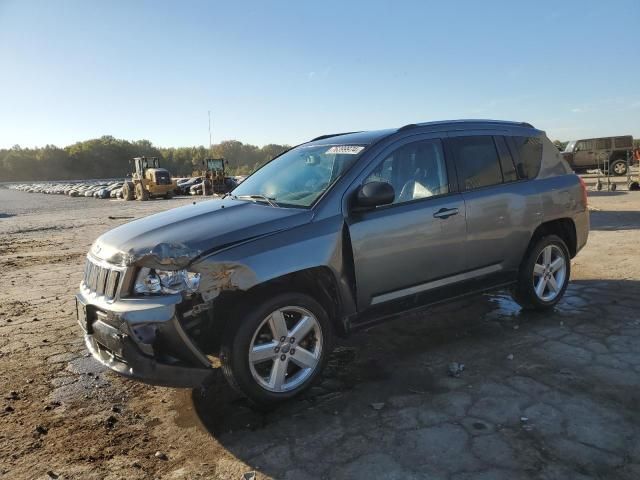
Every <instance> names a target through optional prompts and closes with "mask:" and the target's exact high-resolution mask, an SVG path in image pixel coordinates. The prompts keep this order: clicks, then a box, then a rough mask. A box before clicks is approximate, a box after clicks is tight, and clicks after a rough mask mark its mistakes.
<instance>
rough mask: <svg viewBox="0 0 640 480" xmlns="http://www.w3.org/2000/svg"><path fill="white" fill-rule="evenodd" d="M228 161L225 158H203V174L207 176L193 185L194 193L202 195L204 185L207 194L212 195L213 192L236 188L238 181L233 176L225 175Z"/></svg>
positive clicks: (226, 191) (223, 191)
mask: <svg viewBox="0 0 640 480" xmlns="http://www.w3.org/2000/svg"><path fill="white" fill-rule="evenodd" d="M226 163H227V162H225V160H224V159H223V158H207V159H206V160H203V161H202V164H203V165H204V167H205V169H204V170H203V171H202V174H203V175H204V177H205V178H204V181H203V182H202V183H199V184H196V185H193V186H192V187H191V193H192V195H194V194H195V195H202V185H204V186H205V188H206V192H205V194H206V195H211V194H212V193H228V192H230V191H231V190H233V189H234V188H236V186H237V183H236V181H235V180H234V179H233V178H232V177H227V176H225V165H226ZM194 173H200V172H194Z"/></svg>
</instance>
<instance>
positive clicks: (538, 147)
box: [511, 137, 580, 178]
mask: <svg viewBox="0 0 640 480" xmlns="http://www.w3.org/2000/svg"><path fill="white" fill-rule="evenodd" d="M511 140H512V142H513V146H514V148H515V151H514V152H513V153H514V156H515V158H516V165H517V167H518V175H519V176H520V178H536V177H537V176H538V173H540V164H541V162H542V140H540V138H538V137H511ZM579 143H580V142H579Z"/></svg>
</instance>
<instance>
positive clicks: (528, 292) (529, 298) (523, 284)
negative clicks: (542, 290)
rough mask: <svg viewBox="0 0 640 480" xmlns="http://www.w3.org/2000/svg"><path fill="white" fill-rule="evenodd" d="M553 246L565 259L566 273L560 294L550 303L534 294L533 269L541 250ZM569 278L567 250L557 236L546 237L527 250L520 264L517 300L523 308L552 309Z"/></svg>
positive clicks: (569, 261)
mask: <svg viewBox="0 0 640 480" xmlns="http://www.w3.org/2000/svg"><path fill="white" fill-rule="evenodd" d="M549 245H555V246H557V247H559V248H560V249H561V250H562V252H563V254H564V258H565V263H566V268H567V273H566V278H565V281H564V285H562V288H561V289H560V293H559V294H558V295H557V296H556V298H554V299H553V300H551V301H548V302H547V301H544V300H542V299H541V298H540V297H538V295H537V294H536V292H535V289H534V286H533V269H534V265H535V263H536V260H537V259H538V257H539V256H540V253H541V252H542V250H543V249H544V248H545V247H547V246H549ZM570 278H571V256H570V255H569V249H568V248H567V245H566V244H565V243H564V241H563V240H562V239H561V238H560V237H558V236H557V235H547V236H545V237H542V238H541V239H540V240H538V241H537V242H536V243H535V244H534V246H533V247H532V248H531V249H530V250H529V253H528V254H527V258H526V259H525V261H524V262H523V264H522V268H521V269H520V274H519V278H518V286H517V292H518V295H517V296H518V297H519V300H522V301H521V302H520V303H521V304H524V305H523V306H526V307H530V308H534V309H539V310H546V309H549V308H553V307H554V306H555V305H556V304H557V303H558V302H559V301H560V300H561V299H562V297H563V296H564V293H565V291H566V290H567V286H568V285H569V281H570Z"/></svg>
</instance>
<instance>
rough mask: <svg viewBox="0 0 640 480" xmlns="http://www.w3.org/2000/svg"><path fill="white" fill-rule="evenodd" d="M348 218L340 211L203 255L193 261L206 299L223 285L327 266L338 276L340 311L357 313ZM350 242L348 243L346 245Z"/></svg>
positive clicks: (234, 286) (247, 284) (242, 285)
mask: <svg viewBox="0 0 640 480" xmlns="http://www.w3.org/2000/svg"><path fill="white" fill-rule="evenodd" d="M344 228H345V227H344V219H343V217H342V216H341V215H336V216H334V217H330V218H327V219H324V220H321V221H317V222H310V223H307V224H304V225H301V226H299V227H296V228H292V229H288V230H284V231H280V232H276V233H274V234H271V235H267V236H263V237H260V238H257V239H255V240H251V241H249V242H244V243H242V244H239V245H236V246H232V247H229V248H227V249H225V250H222V251H218V252H216V253H214V254H211V255H209V256H206V257H203V258H201V259H199V260H198V261H196V262H195V263H194V264H193V265H191V266H190V267H189V270H191V271H195V272H200V273H201V280H200V293H201V294H202V297H203V299H204V300H206V301H210V300H213V299H215V298H216V297H217V296H218V295H220V293H222V292H223V291H233V290H241V291H247V290H249V289H251V288H253V287H255V286H258V285H260V284H263V283H266V282H269V281H271V280H274V279H277V278H279V277H283V276H285V275H288V274H292V273H296V272H301V271H304V270H308V269H312V268H318V267H324V268H328V269H329V270H330V271H331V273H332V275H333V276H334V280H335V285H336V286H337V290H338V294H339V296H340V298H339V299H338V300H339V302H340V305H341V309H342V312H341V313H342V315H343V316H346V315H351V314H352V313H355V302H354V292H353V289H352V286H351V285H352V282H350V281H349V278H350V276H349V269H350V268H351V266H350V265H349V262H348V260H345V258H346V259H349V258H351V256H350V255H347V256H345V254H344V253H345V251H344V250H345V248H347V249H350V248H351V246H350V245H349V244H348V241H347V242H345V236H344V233H343V229H344ZM345 243H347V245H345Z"/></svg>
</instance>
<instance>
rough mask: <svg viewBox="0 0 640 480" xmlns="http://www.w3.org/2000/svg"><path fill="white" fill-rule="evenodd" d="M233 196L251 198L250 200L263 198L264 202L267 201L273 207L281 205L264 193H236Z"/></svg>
mask: <svg viewBox="0 0 640 480" xmlns="http://www.w3.org/2000/svg"><path fill="white" fill-rule="evenodd" d="M233 198H238V199H240V200H242V199H247V198H248V199H249V200H262V201H263V202H267V203H268V204H269V205H271V206H272V207H278V206H279V205H278V204H277V203H276V202H275V201H274V200H273V198H269V197H265V196H264V195H234V196H233Z"/></svg>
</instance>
